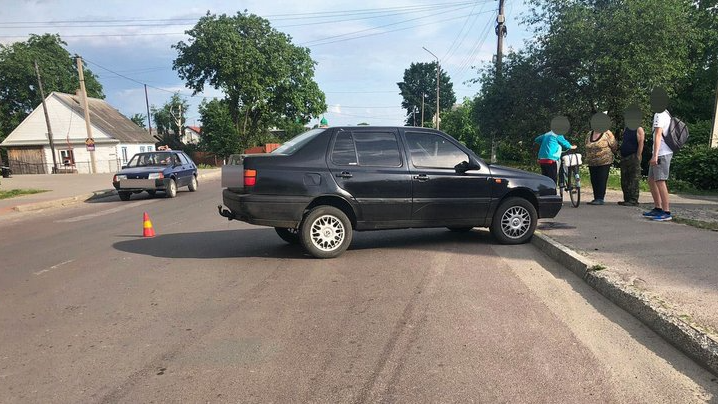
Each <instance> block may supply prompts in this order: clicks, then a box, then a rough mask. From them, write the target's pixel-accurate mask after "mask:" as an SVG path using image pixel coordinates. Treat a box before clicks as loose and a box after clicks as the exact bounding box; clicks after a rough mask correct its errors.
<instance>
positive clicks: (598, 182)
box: [584, 112, 618, 205]
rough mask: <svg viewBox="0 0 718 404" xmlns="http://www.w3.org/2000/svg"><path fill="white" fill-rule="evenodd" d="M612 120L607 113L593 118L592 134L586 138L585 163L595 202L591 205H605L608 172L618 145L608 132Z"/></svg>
mask: <svg viewBox="0 0 718 404" xmlns="http://www.w3.org/2000/svg"><path fill="white" fill-rule="evenodd" d="M610 125H611V120H610V119H609V118H608V115H606V114H605V113H602V112H599V113H597V114H595V115H594V116H593V117H592V118H591V129H592V130H591V132H589V133H588V135H587V136H586V156H585V160H584V162H585V163H586V165H588V170H589V172H590V173H591V186H592V187H593V200H592V201H591V202H589V203H588V204H589V205H603V203H604V202H603V199H604V198H605V196H606V183H607V182H608V171H609V169H610V168H611V164H613V158H614V154H615V153H616V150H617V149H618V143H616V138H615V137H614V136H613V133H612V132H611V131H610V130H608V127H609V126H610Z"/></svg>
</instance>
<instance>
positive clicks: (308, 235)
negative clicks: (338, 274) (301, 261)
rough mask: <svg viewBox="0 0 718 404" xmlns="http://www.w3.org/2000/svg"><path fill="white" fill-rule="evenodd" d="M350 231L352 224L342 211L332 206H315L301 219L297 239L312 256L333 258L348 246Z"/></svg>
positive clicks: (350, 240) (350, 238)
mask: <svg viewBox="0 0 718 404" xmlns="http://www.w3.org/2000/svg"><path fill="white" fill-rule="evenodd" d="M352 232H353V229H352V224H351V222H350V221H349V218H348V217H347V215H346V214H344V212H342V211H341V210H339V209H337V208H335V207H333V206H317V207H316V208H314V209H312V210H310V211H309V213H307V214H306V216H305V217H304V220H302V224H301V226H300V227H299V239H300V241H301V242H302V246H304V249H305V250H307V252H308V253H309V254H311V255H312V256H314V257H316V258H334V257H338V256H339V255H341V254H342V253H343V252H344V251H345V250H346V249H347V247H349V244H351V242H352V235H353V234H352Z"/></svg>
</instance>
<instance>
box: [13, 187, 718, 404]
mask: <svg viewBox="0 0 718 404" xmlns="http://www.w3.org/2000/svg"><path fill="white" fill-rule="evenodd" d="M219 202H220V188H219V182H218V181H216V180H215V181H210V182H207V183H203V184H200V190H199V191H198V192H196V193H189V192H187V191H180V192H179V194H178V196H177V198H175V199H164V198H157V199H148V198H146V197H144V196H143V197H140V198H137V199H133V200H132V201H130V202H120V201H119V199H115V198H112V199H105V200H101V201H98V202H95V203H88V204H81V205H78V206H74V207H71V208H63V209H61V210H53V211H47V212H34V213H27V214H25V215H22V216H17V215H13V216H12V219H6V220H2V219H0V239H2V243H1V244H0V402H3V403H5V402H62V403H66V402H131V403H135V402H158V401H159V402H168V401H169V402H276V403H289V402H322V403H345V402H346V403H363V402H405V403H420V402H432V403H435V402H536V401H539V402H705V401H717V400H718V382H717V381H716V377H715V376H712V375H711V374H709V373H708V372H706V371H704V370H703V369H702V368H700V367H698V366H697V365H695V364H694V363H693V362H692V361H691V360H689V359H687V358H686V357H685V356H683V355H682V354H681V353H679V352H678V351H677V350H675V349H674V348H673V347H671V346H669V345H668V344H666V343H665V342H664V341H663V340H662V339H661V338H660V337H658V336H657V335H656V334H654V333H653V332H652V331H650V330H648V329H647V328H645V327H643V326H642V325H641V324H640V323H638V322H637V321H636V320H635V319H633V318H632V317H631V316H630V315H628V314H627V313H625V312H623V311H622V310H620V309H618V308H617V307H615V306H613V305H612V304H611V303H610V302H608V301H607V300H605V299H604V298H602V297H601V296H600V295H598V294H597V293H595V292H594V291H593V290H592V289H590V288H589V287H588V286H586V285H585V284H583V283H582V281H581V280H579V279H577V278H576V277H575V276H574V275H573V274H572V273H570V272H569V271H568V270H566V269H563V268H561V267H560V266H558V265H557V264H555V263H554V262H552V261H550V260H548V259H547V258H545V257H544V256H543V255H542V254H541V253H540V252H538V251H536V250H535V248H534V247H532V246H531V245H523V246H499V245H496V244H495V243H494V242H493V240H492V238H491V237H490V236H489V235H488V233H487V232H485V231H483V230H479V229H475V230H474V231H472V232H471V233H468V234H456V233H451V232H449V231H446V230H444V229H424V230H407V231H384V232H365V233H356V234H355V238H354V242H353V243H352V245H351V246H350V248H349V250H348V251H347V252H346V253H344V255H342V256H341V257H339V258H337V259H334V260H316V259H312V258H309V257H308V256H307V255H305V254H304V253H303V251H302V249H301V248H300V247H298V246H289V245H287V244H285V243H284V242H283V241H282V240H281V239H280V238H279V237H278V236H277V235H276V234H275V233H274V230H273V229H270V228H262V227H255V226H250V225H247V224H243V223H239V222H228V221H227V220H225V219H223V218H221V217H219V216H218V215H217V213H216V205H217V204H218V203H219ZM145 211H146V212H148V213H149V214H150V218H151V220H152V222H153V224H154V228H155V231H156V232H157V237H155V238H152V239H143V238H141V237H139V236H140V235H141V232H142V213H143V212H145Z"/></svg>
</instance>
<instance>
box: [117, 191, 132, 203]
mask: <svg viewBox="0 0 718 404" xmlns="http://www.w3.org/2000/svg"><path fill="white" fill-rule="evenodd" d="M117 195H119V196H120V200H122V201H129V200H130V195H132V192H126V191H120V192H118V193H117Z"/></svg>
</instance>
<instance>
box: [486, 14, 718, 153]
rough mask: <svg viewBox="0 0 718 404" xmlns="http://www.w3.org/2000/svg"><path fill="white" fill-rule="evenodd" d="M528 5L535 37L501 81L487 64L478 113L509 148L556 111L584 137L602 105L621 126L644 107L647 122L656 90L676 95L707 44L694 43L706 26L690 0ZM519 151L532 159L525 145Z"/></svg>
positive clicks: (510, 59)
mask: <svg viewBox="0 0 718 404" xmlns="http://www.w3.org/2000/svg"><path fill="white" fill-rule="evenodd" d="M712 1H715V0H712ZM529 3H530V5H531V6H532V12H531V14H530V15H529V16H528V17H527V18H526V19H525V21H524V23H526V24H528V25H529V26H530V27H531V28H532V29H533V31H534V35H535V36H534V38H532V40H531V41H530V42H527V43H526V46H525V48H524V49H523V50H521V51H519V52H516V53H512V54H509V55H508V56H507V58H506V64H505V66H504V69H503V76H502V77H495V73H494V72H493V66H487V68H486V69H484V71H483V74H482V75H481V77H480V78H478V79H477V81H478V82H479V83H480V84H481V91H480V92H479V95H478V97H477V100H476V103H475V106H474V116H475V118H476V119H477V123H478V125H479V127H480V129H481V131H482V133H491V134H495V135H496V136H497V138H498V139H500V140H504V142H503V143H504V144H505V145H506V148H509V149H510V148H511V147H514V148H515V145H518V144H520V143H519V142H521V141H524V144H526V142H530V140H531V138H532V137H534V136H536V135H537V134H540V133H543V132H545V131H547V130H548V129H549V122H550V120H551V118H552V117H553V116H556V115H566V116H568V117H569V120H570V121H571V124H572V135H573V136H574V139H573V140H572V141H573V142H578V143H581V142H580V139H582V137H583V134H584V133H586V131H588V129H589V122H590V117H591V115H593V114H594V113H595V112H598V111H608V114H609V116H610V117H611V118H612V121H613V122H614V126H615V127H614V128H613V129H614V132H618V130H617V129H618V128H621V127H622V125H623V110H624V109H625V108H626V107H627V106H628V105H629V104H631V103H638V104H639V105H641V106H642V110H643V111H644V115H645V117H646V123H648V121H649V120H650V113H649V111H650V106H649V95H650V93H651V90H652V89H653V88H654V87H656V86H662V87H664V88H666V89H667V90H668V92H669V94H670V95H671V97H672V98H674V99H675V98H676V97H677V96H678V94H680V93H681V92H682V91H684V87H685V85H684V84H682V83H684V82H685V81H686V80H687V78H689V77H691V76H692V75H693V74H694V73H695V72H696V68H697V64H696V63H695V62H693V61H692V60H693V59H692V55H693V54H696V52H698V50H699V48H700V49H702V48H701V47H699V46H695V44H694V43H695V42H696V41H697V40H698V39H699V38H701V36H700V35H699V34H700V32H701V31H700V30H699V29H698V28H697V26H696V25H695V22H694V21H692V20H691V15H692V13H693V12H694V8H693V2H692V1H690V0H631V1H626V0H530V2H529ZM505 140H509V142H506V141H505ZM514 151H516V150H514ZM518 151H520V152H521V153H519V154H521V155H522V156H523V158H529V156H532V152H531V148H530V147H528V146H526V147H523V148H522V150H518ZM512 154H514V155H516V154H517V153H513V152H512Z"/></svg>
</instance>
